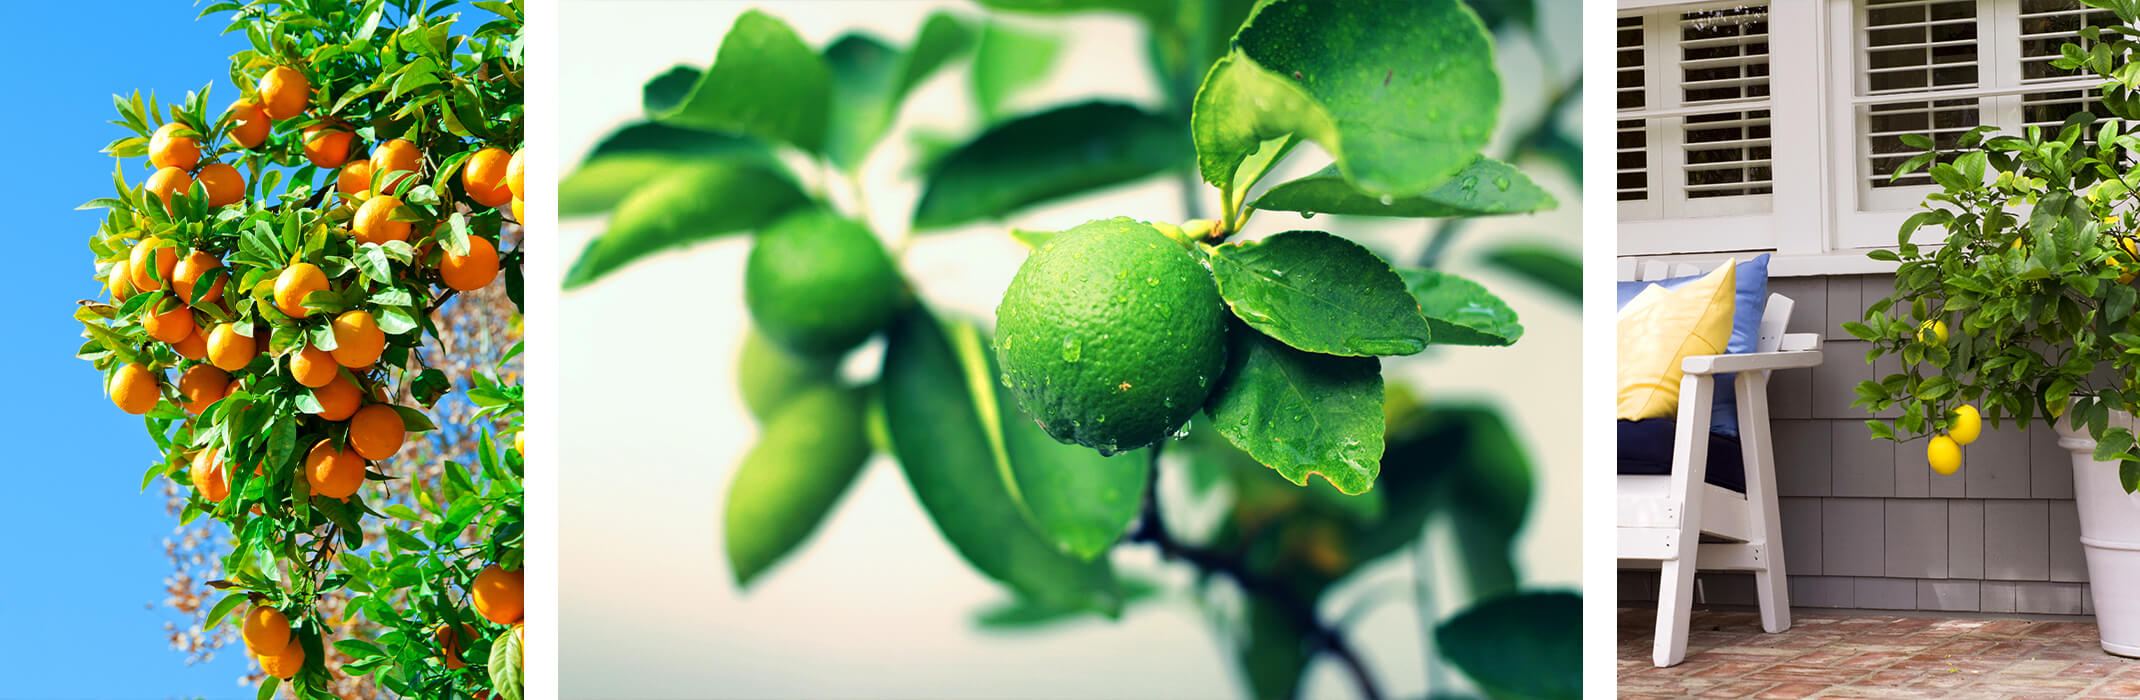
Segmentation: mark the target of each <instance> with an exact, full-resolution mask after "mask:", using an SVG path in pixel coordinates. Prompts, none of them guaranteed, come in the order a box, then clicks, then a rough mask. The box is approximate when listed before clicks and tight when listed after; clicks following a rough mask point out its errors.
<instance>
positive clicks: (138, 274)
mask: <svg viewBox="0 0 2140 700" xmlns="http://www.w3.org/2000/svg"><path fill="white" fill-rule="evenodd" d="M162 243H163V241H161V240H158V239H155V238H144V239H142V240H141V243H139V244H136V245H135V246H134V250H133V251H132V252H130V253H128V254H127V259H128V265H127V266H126V269H127V272H128V274H130V275H132V276H133V279H132V281H133V283H134V291H137V292H153V291H156V290H158V289H163V281H164V280H168V279H171V271H172V269H173V268H176V267H178V249H176V248H172V247H171V246H168V245H161V244H162ZM150 255H154V256H156V260H155V269H156V271H155V273H154V274H155V275H156V276H154V277H150V276H149V275H150V272H149V266H150V262H149V256H150Z"/></svg>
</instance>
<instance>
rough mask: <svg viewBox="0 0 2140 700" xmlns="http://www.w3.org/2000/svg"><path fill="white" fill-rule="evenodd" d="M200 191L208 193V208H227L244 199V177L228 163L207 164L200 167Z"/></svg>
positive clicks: (197, 177)
mask: <svg viewBox="0 0 2140 700" xmlns="http://www.w3.org/2000/svg"><path fill="white" fill-rule="evenodd" d="M195 179H197V180H200V182H201V189H204V190H207V191H208V206H211V207H227V206H230V205H232V204H237V203H238V201H239V200H242V199H245V176H244V175H240V174H238V169H237V168H233V167H230V164H229V163H209V164H207V165H204V166H201V173H200V175H197V176H195Z"/></svg>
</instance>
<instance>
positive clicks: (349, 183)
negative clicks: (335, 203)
mask: <svg viewBox="0 0 2140 700" xmlns="http://www.w3.org/2000/svg"><path fill="white" fill-rule="evenodd" d="M334 189H335V191H337V192H340V193H342V196H343V197H347V198H350V199H362V197H359V196H358V195H362V194H364V193H366V192H370V191H371V189H372V162H371V161H369V160H352V161H349V164H348V165H344V166H342V172H341V173H340V174H337V175H335V176H334Z"/></svg>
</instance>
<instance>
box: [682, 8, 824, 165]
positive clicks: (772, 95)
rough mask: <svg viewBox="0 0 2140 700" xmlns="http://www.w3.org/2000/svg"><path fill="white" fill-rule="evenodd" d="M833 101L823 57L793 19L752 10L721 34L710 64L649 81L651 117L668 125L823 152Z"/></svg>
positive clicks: (683, 69)
mask: <svg viewBox="0 0 2140 700" xmlns="http://www.w3.org/2000/svg"><path fill="white" fill-rule="evenodd" d="M687 85H688V87H686V86H687ZM831 99H832V71H831V69H830V68H828V67H826V65H825V61H824V59H822V58H820V57H819V56H818V55H817V52H816V51H813V50H811V49H810V47H809V46H808V45H806V44H804V43H803V41H802V38H801V37H798V36H796V35H795V30H793V29H790V28H788V25H787V24H785V23H783V22H781V21H780V20H778V19H775V18H773V17H772V16H771V15H768V14H765V13H764V12H761V11H758V10H750V11H747V12H744V13H743V16H741V17H738V18H736V23H735V26H733V27H731V28H730V29H729V30H728V35H727V36H725V37H722V39H721V48H720V50H719V52H717V54H716V55H715V56H714V59H713V66H712V67H710V68H708V69H706V70H705V72H703V73H700V72H696V71H692V70H691V69H688V68H679V69H672V70H671V71H670V72H669V73H667V74H664V75H662V76H660V77H657V78H655V79H654V80H653V81H651V82H649V83H648V84H647V87H646V100H645V102H646V110H647V114H648V116H650V117H651V118H653V120H654V121H657V122H661V123H663V124H668V125H671V126H679V127H685V128H690V129H703V130H707V131H726V132H734V133H742V134H749V135H752V136H757V137H759V138H763V139H765V140H767V141H772V142H776V143H786V144H792V145H794V146H795V147H797V148H801V149H803V150H805V151H809V152H812V153H822V152H823V151H824V145H825V126H826V124H827V121H826V120H827V117H828V115H829V114H830V111H831V110H829V109H828V108H827V107H828V106H829V105H830V103H831Z"/></svg>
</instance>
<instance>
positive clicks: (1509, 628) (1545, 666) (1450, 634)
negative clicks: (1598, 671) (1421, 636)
mask: <svg viewBox="0 0 2140 700" xmlns="http://www.w3.org/2000/svg"><path fill="white" fill-rule="evenodd" d="M1582 617H1583V597H1582V596H1580V595H1577V594H1574V593H1565V592H1551V593H1524V594H1521V595H1511V596H1505V597H1501V598H1496V599H1493V600H1489V601H1486V602H1484V603H1480V604H1478V605H1475V606H1473V607H1472V608H1471V609H1470V610H1466V611H1464V612H1463V613H1460V614H1458V615H1457V616H1456V617H1455V618H1452V619H1450V620H1449V621H1447V622H1444V623H1442V624H1441V626H1440V627H1438V628H1436V629H1435V630H1434V641H1435V646H1436V647H1437V648H1439V649H1441V652H1442V656H1444V657H1446V658H1448V659H1449V661H1450V663H1453V664H1455V665H1456V667H1457V668H1459V669H1462V670H1463V671H1464V675H1466V676H1470V677H1471V680H1472V681H1473V682H1476V683H1478V684H1479V687H1480V688H1482V689H1484V690H1485V691H1486V692H1487V694H1488V695H1491V696H1493V697H1496V698H1537V699H1541V700H1544V699H1551V698H1576V697H1582V694H1583V679H1582V674H1583V659H1582V642H1583V634H1582V631H1583V619H1582Z"/></svg>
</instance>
